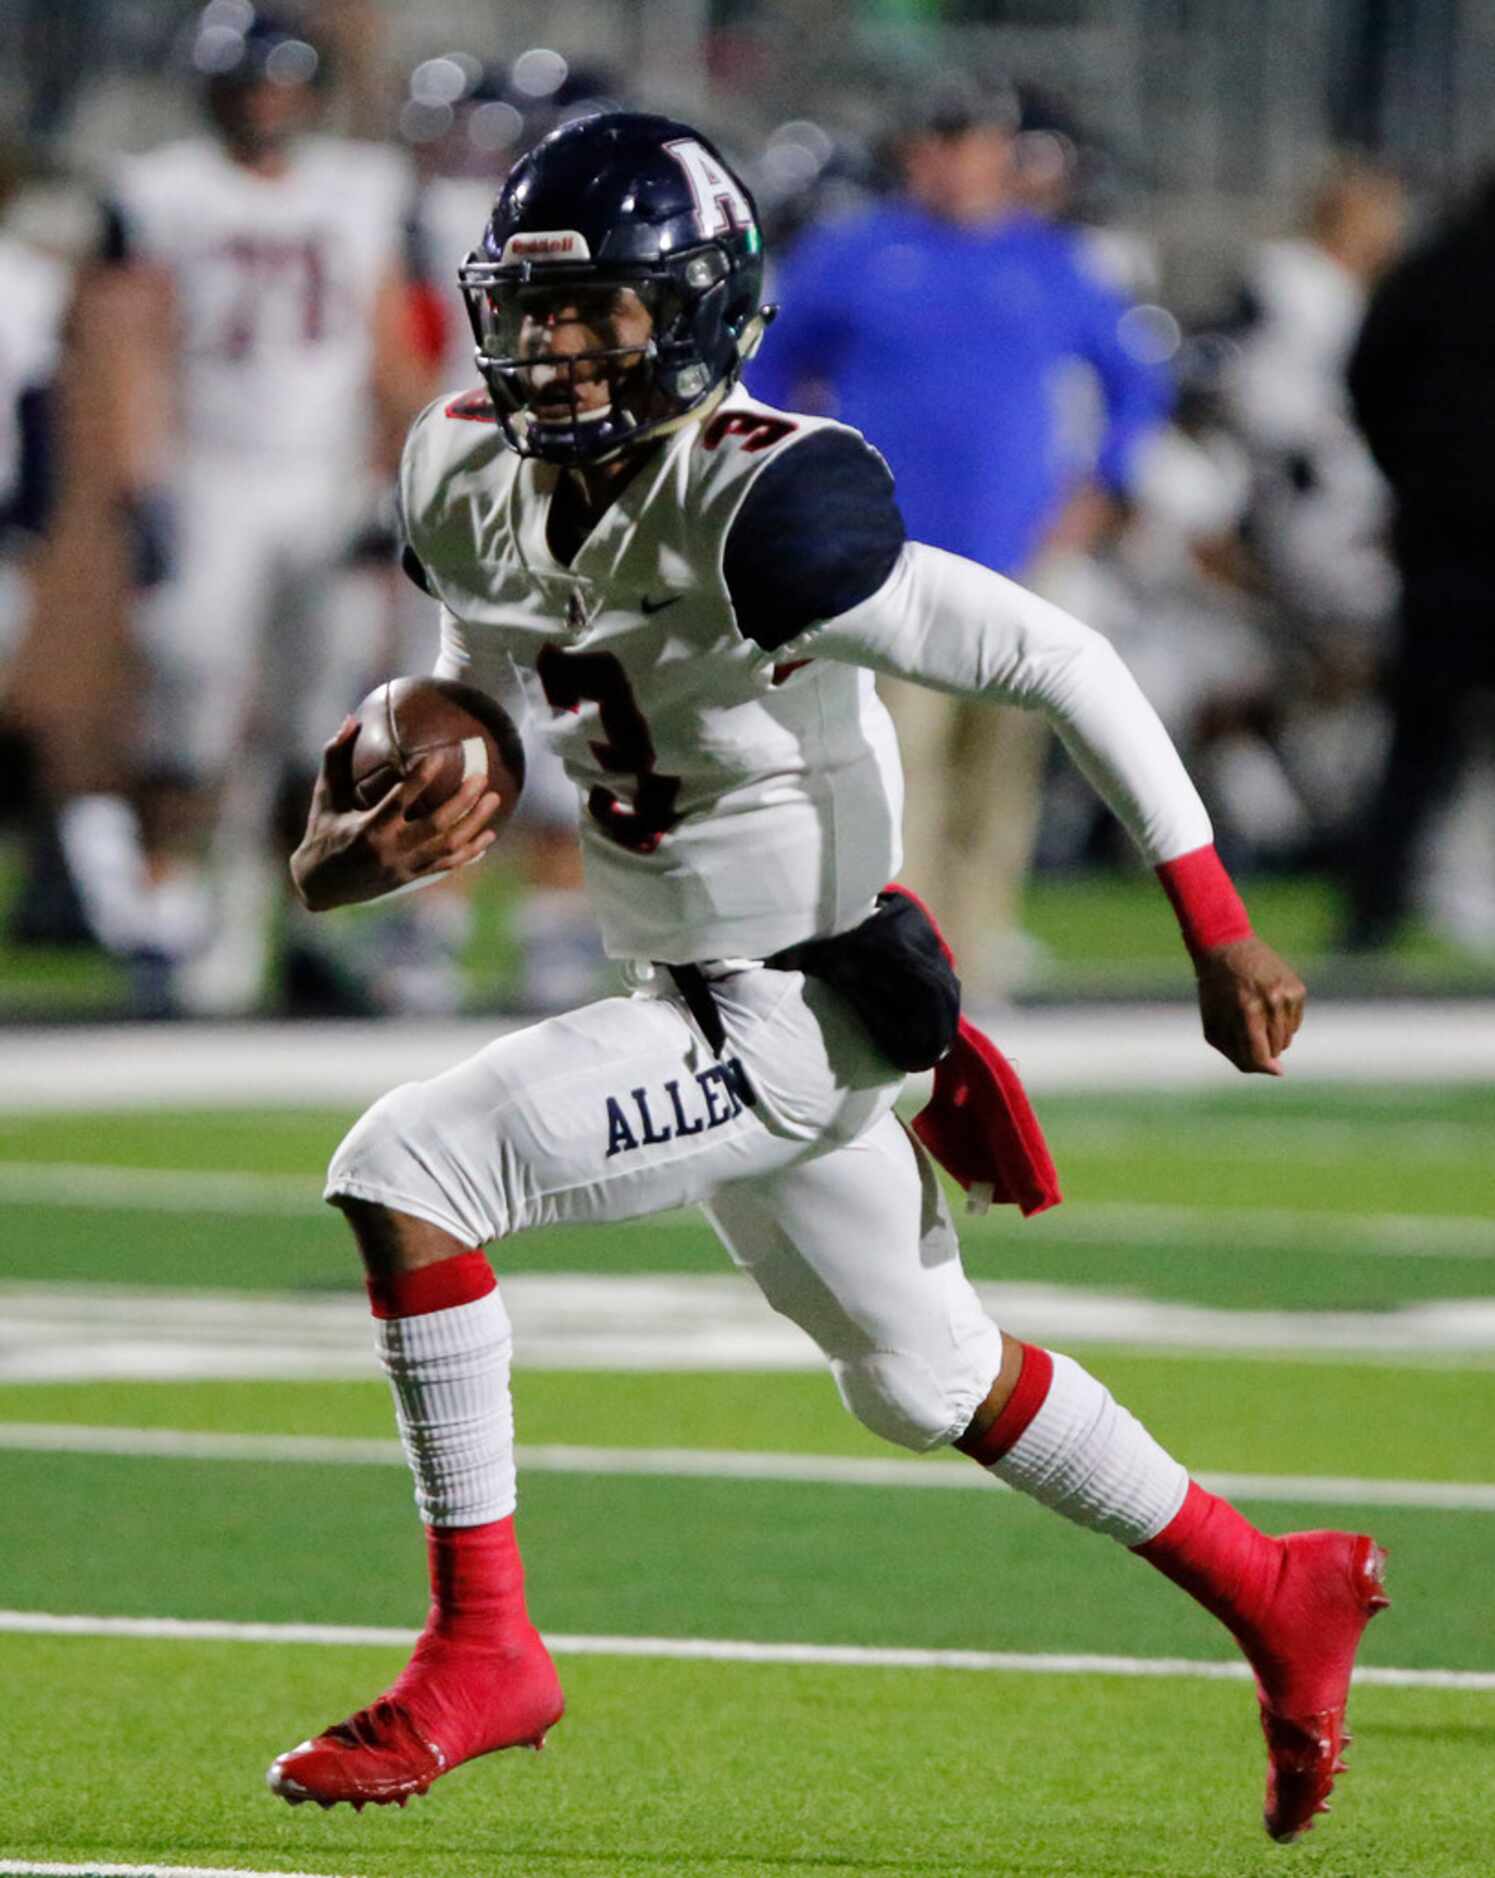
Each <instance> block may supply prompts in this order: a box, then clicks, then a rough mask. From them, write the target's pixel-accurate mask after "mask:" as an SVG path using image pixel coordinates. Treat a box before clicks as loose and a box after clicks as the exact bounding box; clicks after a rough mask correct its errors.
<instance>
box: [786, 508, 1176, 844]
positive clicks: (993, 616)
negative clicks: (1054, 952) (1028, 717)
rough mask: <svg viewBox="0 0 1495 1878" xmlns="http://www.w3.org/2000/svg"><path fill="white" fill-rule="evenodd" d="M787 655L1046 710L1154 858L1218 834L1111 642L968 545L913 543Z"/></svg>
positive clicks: (1089, 774)
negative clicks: (964, 554) (949, 550)
mask: <svg viewBox="0 0 1495 1878" xmlns="http://www.w3.org/2000/svg"><path fill="white" fill-rule="evenodd" d="M778 656H779V657H780V658H784V657H786V656H788V657H795V656H806V657H810V656H820V657H827V658H844V659H847V660H849V661H851V662H853V663H856V664H862V665H870V666H872V667H873V668H874V669H875V670H878V671H882V672H887V673H888V674H890V675H891V676H893V677H897V678H907V679H911V680H913V681H914V682H915V683H916V684H922V685H928V686H931V687H932V688H933V689H935V690H937V691H948V692H952V693H955V694H957V695H959V696H963V697H969V698H977V699H986V700H988V701H990V702H992V703H1004V704H1016V705H1019V706H1021V707H1022V708H1024V709H1027V710H1037V711H1041V712H1042V713H1043V714H1044V715H1045V716H1046V717H1047V718H1048V719H1049V720H1050V722H1051V723H1052V724H1053V725H1054V728H1055V729H1056V730H1057V731H1058V733H1059V735H1060V736H1061V737H1062V738H1063V740H1064V742H1065V745H1066V747H1067V748H1068V749H1069V751H1070V753H1071V755H1072V756H1073V757H1074V759H1075V761H1076V762H1077V763H1078V764H1079V766H1080V768H1081V770H1082V771H1083V772H1084V774H1085V775H1086V776H1087V777H1088V778H1089V780H1090V781H1091V783H1092V784H1093V785H1094V787H1095V788H1096V790H1097V791H1098V792H1099V794H1100V795H1101V797H1102V798H1103V799H1104V800H1105V802H1106V803H1107V804H1108V805H1109V806H1110V807H1111V808H1112V809H1113V810H1114V811H1115V813H1116V815H1117V816H1118V817H1119V818H1120V820H1121V821H1122V823H1123V824H1124V825H1125V827H1126V828H1127V830H1128V831H1129V833H1130V834H1131V836H1132V838H1133V840H1134V841H1135V842H1136V844H1137V846H1138V848H1139V849H1140V850H1141V852H1142V853H1143V855H1144V856H1145V857H1146V859H1147V860H1148V861H1150V862H1151V863H1153V864H1154V865H1157V864H1158V863H1159V862H1162V861H1170V860H1173V859H1174V858H1175V857H1176V856H1178V855H1181V854H1186V853H1188V852H1189V851H1190V850H1191V849H1194V848H1198V847H1201V846H1204V845H1206V844H1208V843H1209V842H1210V841H1211V840H1212V839H1213V832H1212V830H1211V828H1210V820H1209V816H1208V814H1207V813H1206V811H1205V807H1204V804H1203V803H1202V802H1201V801H1200V799H1199V794H1198V791H1197V790H1196V789H1195V788H1194V785H1193V783H1192V782H1191V781H1190V780H1189V776H1188V772H1187V771H1186V770H1185V768H1184V766H1183V763H1182V761H1181V760H1180V758H1179V755H1178V752H1177V751H1176V750H1175V749H1174V747H1173V744H1172V741H1171V740H1170V738H1169V736H1168V733H1167V732H1166V731H1165V730H1164V728H1163V726H1162V723H1161V722H1160V721H1159V719H1158V716H1157V713H1156V712H1155V711H1154V710H1153V708H1152V706H1151V705H1150V704H1149V703H1148V702H1147V699H1146V698H1145V697H1144V696H1143V694H1142V691H1141V688H1140V687H1139V686H1138V684H1137V682H1136V680H1135V679H1134V678H1133V677H1132V675H1131V673H1130V672H1129V671H1128V670H1127V668H1126V666H1125V665H1124V664H1123V663H1122V661H1121V659H1120V658H1119V657H1118V656H1117V654H1116V653H1115V651H1114V650H1113V649H1112V647H1111V645H1110V644H1109V642H1108V641H1107V640H1105V639H1103V638H1102V637H1101V635H1100V634H1099V633H1096V632H1093V631H1092V630H1091V629H1090V628H1089V627H1088V626H1084V625H1082V624H1081V623H1080V622H1079V621H1078V620H1077V619H1074V618H1072V617H1071V616H1070V615H1069V614H1068V613H1065V612H1064V611H1062V609H1060V608H1059V607H1056V606H1053V605H1051V604H1050V603H1049V602H1048V601H1047V600H1041V599H1039V598H1038V596H1037V595H1036V594H1032V593H1029V592H1028V591H1027V590H1026V589H1025V588H1023V587H1019V586H1017V585H1016V583H1015V582H1013V581H1010V580H1004V579H1003V578H1002V577H1001V576H1000V575H999V574H994V573H992V571H991V570H990V569H989V568H985V567H980V566H978V565H977V564H976V563H975V562H973V561H967V560H963V559H962V558H961V557H960V556H959V555H954V554H946V553H943V552H942V551H941V550H940V549H938V548H930V547H926V546H924V545H923V544H922V543H916V542H911V543H910V544H909V545H908V547H907V548H906V549H905V550H904V552H903V555H902V556H901V558H900V560H899V563H898V566H897V567H896V568H895V569H894V571H893V573H892V575H891V576H890V577H889V579H888V581H887V582H886V584H885V585H884V586H883V587H882V588H881V589H880V590H879V591H878V592H877V593H876V594H874V595H873V596H872V598H871V599H869V600H866V601H864V602H863V603H862V605H861V606H858V607H854V608H853V609H852V610H851V611H850V612H848V613H845V614H843V615H842V616H841V617H840V618H839V619H835V620H831V621H829V622H827V623H826V624H825V625H824V626H820V627H816V628H815V629H813V630H812V631H811V632H809V633H806V634H804V635H803V636H802V637H801V638H800V639H799V640H796V641H793V642H792V644H791V646H789V647H786V648H783V649H781V651H780V652H779V654H778Z"/></svg>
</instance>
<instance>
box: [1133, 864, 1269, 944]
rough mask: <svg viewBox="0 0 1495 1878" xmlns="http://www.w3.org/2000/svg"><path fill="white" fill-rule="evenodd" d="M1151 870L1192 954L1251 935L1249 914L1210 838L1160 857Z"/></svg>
mask: <svg viewBox="0 0 1495 1878" xmlns="http://www.w3.org/2000/svg"><path fill="white" fill-rule="evenodd" d="M1155 871H1156V873H1157V877H1158V879H1159V880H1160V881H1161V882H1162V883H1163V891H1164V893H1166V894H1167V896H1168V898H1169V899H1170V900H1171V901H1172V903H1173V912H1174V915H1175V917H1176V918H1177V920H1178V924H1179V929H1180V931H1181V932H1182V933H1183V936H1184V944H1185V945H1186V946H1187V947H1188V948H1189V951H1190V952H1191V953H1193V954H1194V956H1195V957H1196V958H1197V957H1198V955H1199V954H1200V953H1201V952H1208V951H1209V950H1210V949H1211V947H1213V946H1223V945H1229V944H1230V942H1231V940H1233V939H1249V938H1250V937H1251V916H1250V914H1249V913H1248V912H1247V911H1246V907H1245V903H1244V901H1243V900H1242V899H1241V896H1240V895H1239V894H1238V893H1237V892H1236V890H1235V883H1234V882H1233V881H1232V880H1231V878H1230V876H1229V874H1227V873H1226V871H1225V864H1224V862H1223V861H1222V860H1221V859H1220V857H1219V855H1218V854H1216V852H1215V849H1214V844H1213V842H1212V843H1211V844H1210V845H1209V846H1208V847H1206V848H1195V849H1193V850H1192V852H1190V853H1188V854H1180V855H1179V856H1178V857H1177V858H1176V859H1174V860H1172V861H1161V862H1159V864H1158V866H1157V868H1156V870H1155Z"/></svg>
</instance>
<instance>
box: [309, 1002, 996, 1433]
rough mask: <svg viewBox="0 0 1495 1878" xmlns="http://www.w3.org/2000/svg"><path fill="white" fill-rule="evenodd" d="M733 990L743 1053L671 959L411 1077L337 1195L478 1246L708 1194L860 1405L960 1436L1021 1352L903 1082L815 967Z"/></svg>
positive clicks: (349, 1157)
mask: <svg viewBox="0 0 1495 1878" xmlns="http://www.w3.org/2000/svg"><path fill="white" fill-rule="evenodd" d="M713 990H714V992H715V995H716V999H717V1004H718V1008H719V1009H720V1011H721V1015H722V1019H723V1022H724V1024H725V1027H726V1031H727V1045H726V1048H725V1050H724V1051H723V1059H724V1063H725V1064H726V1065H727V1066H728V1067H724V1066H723V1064H720V1063H718V1062H717V1060H716V1058H715V1057H714V1056H713V1055H712V1053H711V1051H710V1049H709V1048H708V1047H707V1045H706V1043H705V1042H704V1040H703V1039H702V1037H701V1035H700V1032H699V1031H698V1030H697V1028H696V1026H695V1023H694V1021H693V1020H692V1018H691V1017H690V1015H689V1013H688V1012H687V1010H686V1009H685V1006H684V1004H683V1002H682V1001H681V1000H680V999H679V997H678V996H677V995H676V994H675V992H674V988H673V984H672V982H671V981H670V980H669V979H668V978H666V977H663V976H662V975H661V977H660V978H659V979H658V980H657V981H656V983H655V985H653V986H651V987H650V988H649V989H647V990H645V991H641V992H639V993H636V994H635V995H634V996H632V997H624V998H609V999H605V1000H603V1001H602V1002H601V1003H598V1004H592V1005H588V1006H586V1007H584V1008H583V1009H581V1010H579V1011H574V1012H571V1013H569V1014H568V1015H566V1016H564V1017H554V1018H549V1019H547V1020H546V1021H545V1022H543V1023H539V1024H536V1025H534V1026H532V1027H531V1028H529V1029H527V1030H522V1031H518V1032H516V1033H515V1034H514V1035H512V1036H509V1037H504V1038H502V1039H500V1040H499V1041H497V1042H495V1043H492V1044H489V1045H488V1046H487V1048H486V1049H483V1050H480V1051H479V1052H478V1054H477V1055H476V1056H474V1057H471V1058H469V1059H468V1060H467V1061H466V1062H465V1063H461V1064H458V1066H457V1067H456V1068H455V1069H452V1070H448V1071H447V1072H446V1073H445V1074H444V1075H441V1076H437V1077H434V1078H433V1079H432V1080H431V1081H429V1082H424V1083H410V1084H407V1085H405V1086H404V1087H403V1088H399V1089H395V1090H393V1091H392V1092H391V1093H390V1094H389V1095H387V1096H385V1097H383V1099H382V1100H381V1101H379V1102H377V1103H376V1104H375V1105H374V1107H373V1108H372V1109H370V1110H369V1112H368V1114H366V1115H365V1116H364V1117H363V1119H362V1120H361V1121H360V1122H358V1123H357V1125H356V1126H355V1127H354V1128H353V1130H352V1131H351V1133H350V1134H349V1135H348V1137H347V1139H346V1140H345V1141H344V1142H343V1143H342V1145H341V1146H340V1147H339V1148H338V1150H337V1153H336V1154H335V1156H334V1157H333V1161H332V1166H331V1169H330V1171H329V1175H328V1182H327V1195H328V1197H329V1198H335V1197H340V1196H341V1197H347V1198H352V1199H360V1200H368V1201H372V1202H376V1203H377V1204H379V1205H382V1206H387V1207H390V1208H392V1209H394V1210H396V1211H398V1212H403V1213H409V1214H412V1215H414V1216H415V1217H416V1218H419V1219H423V1220H427V1221H429V1222H430V1223H431V1224H433V1225H436V1226H438V1227H440V1228H442V1230H444V1231H445V1232H448V1233H450V1234H451V1235H452V1236H453V1238H455V1239H457V1240H459V1241H461V1242H462V1243H463V1244H464V1245H472V1246H476V1245H483V1244H486V1243H487V1242H488V1241H489V1240H492V1239H503V1238H507V1237H508V1236H509V1235H511V1234H513V1233H516V1232H521V1231H523V1230H524V1229H525V1228H527V1227H531V1226H542V1225H549V1224H551V1223H553V1222H556V1221H560V1220H565V1221H568V1222H571V1223H578V1224H579V1223H582V1222H596V1223H598V1224H605V1223H608V1222H611V1221H617V1220H624V1219H634V1218H638V1217H640V1216H644V1215H648V1214H651V1213H658V1212H663V1211H665V1210H666V1209H668V1208H671V1207H680V1206H689V1205H699V1206H701V1207H703V1208H704V1210H705V1213H706V1216H707V1218H708V1219H709V1220H710V1221H711V1223H712V1225H713V1226H714V1227H715V1229H716V1232H717V1234H718V1236H719V1237H720V1238H721V1240H722V1242H723V1243H724V1244H725V1246H726V1247H727V1250H728V1251H729V1252H730V1254H731V1255H732V1257H733V1259H734V1260H735V1261H736V1262H737V1264H738V1265H739V1266H741V1267H742V1269H743V1270H744V1271H746V1272H747V1273H748V1274H749V1275H750V1276H751V1277H752V1278H753V1279H754V1280H755V1281H756V1283H757V1284H758V1286H759V1288H760V1289H761V1290H762V1292H763V1294H764V1296H765V1297H766V1298H767V1300H768V1302H769V1303H770V1304H771V1305H772V1306H773V1308H774V1309H775V1310H776V1311H779V1312H780V1313H782V1314H783V1315H784V1316H786V1317H788V1318H790V1319H792V1321H793V1322H795V1323H797V1324H799V1325H800V1326H801V1328H803V1329H804V1330H805V1331H807V1332H808V1333H809V1335H810V1336H811V1337H813V1338H814V1339H815V1341H816V1343H818V1344H819V1346H820V1348H821V1349H822V1350H823V1351H824V1352H825V1355H826V1356H827V1358H828V1359H829V1360H830V1364H831V1367H832V1369H833V1371H834V1373H835V1376H836V1380H837V1384H838V1386H839V1388H840V1390H841V1394H842V1397H843V1399H844V1401H845V1402H846V1405H847V1407H848V1408H849V1409H850V1410H851V1411H852V1412H853V1413H854V1414H855V1415H856V1416H858V1418H859V1419H860V1420H862V1421H863V1422H865V1423H866V1424H867V1426H868V1427H869V1428H871V1429H873V1430H874V1431H875V1432H876V1433H878V1434H880V1435H882V1436H884V1437H885V1438H886V1439H888V1440H891V1441H896V1442H898V1443H899V1444H900V1445H902V1446H904V1447H909V1448H914V1449H923V1448H931V1447H937V1446H939V1445H941V1444H943V1443H947V1442H949V1441H952V1440H954V1439H955V1437H956V1436H957V1435H960V1434H962V1433H963V1432H964V1430H965V1429H966V1428H967V1426H968V1425H969V1423H970V1420H971V1417H972V1415H973V1414H974V1412H975V1410H976V1408H977V1406H978V1405H979V1404H980V1402H981V1401H982V1400H983V1399H984V1398H985V1396H986V1395H987V1393H988V1391H989V1390H990V1388H991V1385H992V1382H993V1381H994V1379H995V1377H996V1374H997V1371H998V1369H999V1368H1000V1367H1001V1361H1002V1345H1001V1334H1000V1332H999V1331H998V1329H997V1327H996V1325H995V1324H993V1323H992V1322H991V1320H990V1319H989V1318H988V1317H987V1316H986V1315H985V1314H984V1312H983V1311H982V1309H981V1306H980V1304H979V1302H978V1301H977V1298H976V1295H975V1293H974V1291H973V1290H972V1288H971V1285H970V1283H969V1281H968V1280H967V1278H966V1276H965V1273H964V1271H963V1269H962V1267H961V1262H960V1250H959V1246H958V1244H957V1241H956V1237H955V1230H954V1227H953V1225H952V1223H951V1219H950V1214H949V1210H948V1208H947V1207H946V1205H945V1202H944V1198H943V1195H942V1194H941V1191H940V1188H939V1184H938V1181H937V1180H936V1178H935V1176H934V1172H933V1170H932V1168H931V1166H930V1164H929V1162H928V1160H927V1159H926V1157H925V1156H924V1154H923V1152H922V1150H921V1149H920V1148H919V1147H918V1145H917V1144H916V1143H915V1142H914V1141H913V1140H912V1139H911V1138H910V1136H909V1135H908V1133H907V1132H906V1130H905V1129H904V1128H903V1126H902V1124H901V1123H900V1122H899V1121H898V1119H897V1117H896V1116H895V1115H894V1114H893V1103H894V1101H895V1099H896V1097H897V1095H898V1092H899V1089H900V1088H901V1085H902V1078H901V1077H899V1076H898V1075H897V1073H896V1072H894V1071H892V1070H891V1069H890V1068H889V1066H888V1064H887V1062H886V1061H885V1060H884V1059H883V1058H882V1057H881V1056H880V1055H879V1054H878V1053H877V1052H876V1051H875V1050H874V1049H873V1048H872V1046H871V1045H870V1044H869V1042H868V1041H867V1039H866V1036H865V1034H864V1033H863V1031H862V1029H861V1026H860V1025H859V1023H858V1022H857V1021H856V1019H855V1017H854V1016H853V1015H852V1013H851V1012H850V1011H849V1009H848V1008H847V1007H846V1006H845V1005H844V1004H843V1003H842V1001H841V1000H840V998H839V997H838V996H837V994H836V993H835V992H833V991H831V990H830V989H829V987H827V986H825V985H823V984H820V983H817V982H816V981H815V980H813V979H806V978H804V977H803V976H802V975H801V974H800V973H798V972H775V971H769V970H766V969H763V968H759V967H754V968H750V969H747V970H743V971H739V972H736V973H734V974H732V975H731V976H727V977H724V978H722V979H720V980H718V982H717V983H716V984H715V985H714V986H713ZM734 1061H735V1062H736V1063H737V1064H740V1066H741V1073H742V1076H743V1077H745V1079H746V1082H747V1084H748V1085H749V1087H750V1088H751V1090H752V1091H753V1093H754V1095H755V1096H756V1102H755V1103H754V1104H752V1105H749V1104H747V1103H746V1102H744V1101H743V1100H742V1099H741V1096H740V1092H739V1089H738V1087H736V1086H734V1077H733V1075H732V1073H731V1069H730V1065H731V1064H732V1063H733V1062H734Z"/></svg>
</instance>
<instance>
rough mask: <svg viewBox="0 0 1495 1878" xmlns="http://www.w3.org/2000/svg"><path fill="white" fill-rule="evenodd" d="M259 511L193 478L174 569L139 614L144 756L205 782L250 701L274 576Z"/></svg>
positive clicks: (241, 496) (241, 497)
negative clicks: (142, 679)
mask: <svg viewBox="0 0 1495 1878" xmlns="http://www.w3.org/2000/svg"><path fill="white" fill-rule="evenodd" d="M236 490H237V493H236ZM258 511H259V505H258V504H257V502H256V500H255V496H254V492H253V491H252V490H246V489H244V488H243V487H241V486H238V485H229V484H227V483H225V482H224V481H223V479H221V478H218V477H209V478H207V479H206V480H205V481H204V480H201V479H199V480H198V482H197V486H195V487H193V486H191V479H187V486H185V487H184V488H183V491H182V495H181V500H180V506H179V510H178V514H177V519H176V535H175V559H174V565H173V568H172V572H171V574H170V576H169V578H168V579H167V580H165V581H163V582H162V584H161V585H160V586H159V587H157V588H155V589H154V590H153V591H152V592H151V593H149V594H147V595H145V596H144V597H143V598H142V600H141V601H140V603H139V605H138V607H137V610H136V615H135V637H136V641H137V644H138V645H139V648H140V651H141V654H142V657H143V662H144V665H145V690H146V696H145V711H144V722H145V730H144V740H145V746H146V748H145V755H146V757H147V760H148V761H151V762H154V763H164V764H169V765H170V766H171V767H172V768H174V769H178V770H185V771H186V772H187V773H188V774H189V775H192V776H194V777H197V778H200V779H201V780H204V781H211V780H214V779H215V778H216V777H217V776H218V775H219V774H220V773H221V771H222V770H223V769H224V767H225V766H226V764H227V762H228V760H229V756H230V753H231V752H232V751H233V750H234V749H235V748H236V747H237V745H238V744H239V742H240V740H241V738H242V735H243V731H244V726H245V724H246V722H247V720H248V715H249V711H250V708H251V706H252V702H253V698H254V692H255V674H256V671H257V668H258V663H259V658H260V637H261V632H262V629H263V624H264V617H265V610H266V599H265V594H266V587H267V581H268V577H269V566H268V563H267V561H266V559H265V553H264V542H263V539H262V531H261V529H260V526H259V512H258Z"/></svg>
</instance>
